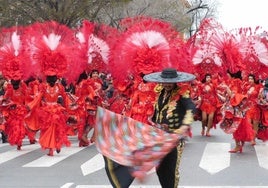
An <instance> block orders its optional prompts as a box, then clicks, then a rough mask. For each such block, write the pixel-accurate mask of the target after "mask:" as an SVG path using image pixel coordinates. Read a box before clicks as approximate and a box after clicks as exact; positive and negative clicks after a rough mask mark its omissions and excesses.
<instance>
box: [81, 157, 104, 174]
mask: <svg viewBox="0 0 268 188" xmlns="http://www.w3.org/2000/svg"><path fill="white" fill-rule="evenodd" d="M102 168H104V160H103V157H102V155H101V154H97V155H95V156H94V157H93V158H91V159H90V160H88V161H87V162H85V163H84V164H82V165H81V170H82V173H83V175H84V176H86V175H88V174H91V173H93V172H96V171H98V170H100V169H102Z"/></svg>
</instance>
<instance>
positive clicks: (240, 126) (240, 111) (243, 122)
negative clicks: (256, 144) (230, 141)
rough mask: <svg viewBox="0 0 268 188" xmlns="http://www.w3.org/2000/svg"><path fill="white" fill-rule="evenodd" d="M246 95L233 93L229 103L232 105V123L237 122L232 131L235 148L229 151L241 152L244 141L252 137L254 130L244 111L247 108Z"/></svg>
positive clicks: (250, 139) (248, 140)
mask: <svg viewBox="0 0 268 188" xmlns="http://www.w3.org/2000/svg"><path fill="white" fill-rule="evenodd" d="M247 102H248V101H247V96H246V95H243V94H239V93H237V94H234V95H233V97H231V100H230V103H231V105H232V106H233V117H232V123H233V124H237V129H236V130H235V132H234V133H233V138H234V140H235V148H233V149H231V150H230V151H229V152H230V153H237V152H240V153H242V152H243V146H244V143H245V142H250V141H252V139H253V138H254V130H253V128H252V126H251V124H250V122H248V120H247V118H246V112H247V110H248V109H249V108H248V105H247Z"/></svg>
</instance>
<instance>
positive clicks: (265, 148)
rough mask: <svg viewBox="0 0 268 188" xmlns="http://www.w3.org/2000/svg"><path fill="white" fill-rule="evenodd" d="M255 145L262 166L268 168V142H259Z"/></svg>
mask: <svg viewBox="0 0 268 188" xmlns="http://www.w3.org/2000/svg"><path fill="white" fill-rule="evenodd" d="M254 147H255V151H256V155H257V158H258V161H259V165H260V167H262V168H265V169H268V143H262V144H258V145H255V146H254Z"/></svg>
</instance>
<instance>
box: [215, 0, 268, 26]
mask: <svg viewBox="0 0 268 188" xmlns="http://www.w3.org/2000/svg"><path fill="white" fill-rule="evenodd" d="M218 2H219V8H218V11H219V15H218V21H219V22H220V23H221V24H222V25H223V26H224V27H225V28H226V29H228V30H229V29H233V28H240V27H252V28H255V27H256V26H261V27H262V28H263V29H264V30H268V0H218Z"/></svg>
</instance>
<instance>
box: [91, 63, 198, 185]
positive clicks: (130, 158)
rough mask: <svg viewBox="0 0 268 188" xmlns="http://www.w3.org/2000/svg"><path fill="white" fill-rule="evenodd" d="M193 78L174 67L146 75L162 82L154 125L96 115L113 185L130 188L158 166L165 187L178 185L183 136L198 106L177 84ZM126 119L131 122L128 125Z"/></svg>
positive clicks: (103, 152) (128, 119) (108, 172)
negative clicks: (137, 179)
mask: <svg viewBox="0 0 268 188" xmlns="http://www.w3.org/2000/svg"><path fill="white" fill-rule="evenodd" d="M194 78H195V77H194V76H193V75H192V74H188V73H184V72H177V71H176V70H175V69H172V68H167V69H164V70H163V71H162V72H156V73H151V74H148V75H145V76H144V79H145V81H148V82H156V83H161V84H162V90H161V91H160V92H159V93H158V98H157V102H156V104H155V110H154V114H153V117H152V121H151V123H152V125H148V124H141V122H138V121H136V120H133V119H131V118H123V117H121V116H119V118H118V119H114V118H112V117H109V116H108V114H107V116H105V114H103V112H100V113H99V115H97V117H99V116H100V117H99V118H97V120H98V121H97V130H96V131H97V134H96V135H97V143H96V146H97V148H98V150H99V151H100V152H101V153H102V154H103V155H105V157H104V160H105V164H106V173H107V175H108V177H109V180H110V182H111V184H112V185H113V187H129V185H130V184H131V183H132V181H133V180H134V178H135V177H137V178H139V179H143V178H144V176H145V175H146V172H148V171H149V170H151V168H153V167H156V171H157V175H158V177H159V181H160V184H161V186H162V187H177V185H178V181H179V176H178V173H179V172H178V168H179V162H180V157H181V154H182V150H183V148H184V140H183V139H182V140H180V138H184V137H185V136H186V137H187V136H189V129H190V124H191V123H192V122H193V112H194V108H195V107H194V104H193V102H192V100H191V99H190V98H189V90H184V89H182V88H179V87H178V86H177V84H176V83H178V82H187V81H190V80H193V79H194ZM116 116H118V115H116ZM100 118H101V119H100ZM121 118H122V119H121ZM109 119H110V120H109ZM120 119H121V120H120ZM124 119H125V120H124ZM125 121H128V122H129V121H130V122H132V123H127V124H126V123H124V122H125ZM112 122H118V124H114V123H112ZM123 130H124V131H123ZM153 132H154V133H153ZM113 134H114V135H113ZM132 134H133V135H132ZM176 134H177V136H175V135H176ZM135 135H136V136H135ZM138 135H139V136H138ZM113 137H115V138H116V139H115V140H114V138H113ZM167 137H169V139H167ZM110 139H113V140H114V141H115V143H114V141H110ZM173 139H174V140H173ZM172 140H173V141H172ZM160 142H161V144H160ZM141 145H142V147H140V146H141ZM155 147H158V149H157V150H156V148H155ZM113 148H114V149H113ZM115 148H116V150H115ZM167 172H168V173H167Z"/></svg>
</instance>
